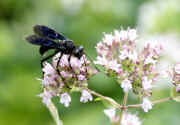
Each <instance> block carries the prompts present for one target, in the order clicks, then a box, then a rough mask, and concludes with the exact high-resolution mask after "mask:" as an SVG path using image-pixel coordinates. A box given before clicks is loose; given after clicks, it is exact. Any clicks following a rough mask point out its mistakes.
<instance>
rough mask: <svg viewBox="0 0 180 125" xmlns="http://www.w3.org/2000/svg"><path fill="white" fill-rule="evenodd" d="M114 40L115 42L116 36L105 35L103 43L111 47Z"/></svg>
mask: <svg viewBox="0 0 180 125" xmlns="http://www.w3.org/2000/svg"><path fill="white" fill-rule="evenodd" d="M113 40H114V36H113V35H112V34H105V35H104V38H103V42H105V43H106V44H107V45H109V46H111V45H112V42H113Z"/></svg>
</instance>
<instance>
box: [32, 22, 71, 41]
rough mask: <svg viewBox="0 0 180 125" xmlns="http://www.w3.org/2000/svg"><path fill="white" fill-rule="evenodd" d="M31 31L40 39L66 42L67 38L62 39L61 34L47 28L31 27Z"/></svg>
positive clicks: (40, 26) (41, 26)
mask: <svg viewBox="0 0 180 125" xmlns="http://www.w3.org/2000/svg"><path fill="white" fill-rule="evenodd" d="M33 30H34V32H35V33H36V34H37V35H39V36H41V37H45V38H48V39H52V40H67V38H66V37H64V36H63V35H62V34H60V33H58V32H56V31H55V30H53V29H51V28H49V27H47V26H43V25H35V26H34V27H33Z"/></svg>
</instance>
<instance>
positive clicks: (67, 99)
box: [60, 93, 71, 107]
mask: <svg viewBox="0 0 180 125" xmlns="http://www.w3.org/2000/svg"><path fill="white" fill-rule="evenodd" d="M70 102H71V97H70V96H69V94H68V93H63V94H61V97H60V103H61V104H64V106H65V107H69V103H70Z"/></svg>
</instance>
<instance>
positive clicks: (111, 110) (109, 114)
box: [104, 108, 116, 122]
mask: <svg viewBox="0 0 180 125" xmlns="http://www.w3.org/2000/svg"><path fill="white" fill-rule="evenodd" d="M104 114H105V115H106V116H107V117H109V119H110V120H111V122H113V121H114V120H115V117H116V109H115V108H109V109H105V110H104Z"/></svg>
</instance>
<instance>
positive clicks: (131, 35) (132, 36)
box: [128, 29, 137, 41]
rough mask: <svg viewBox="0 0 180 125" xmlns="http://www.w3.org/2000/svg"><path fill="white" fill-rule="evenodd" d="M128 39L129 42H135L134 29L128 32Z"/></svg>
mask: <svg viewBox="0 0 180 125" xmlns="http://www.w3.org/2000/svg"><path fill="white" fill-rule="evenodd" d="M128 37H129V40H130V41H135V40H136V39H137V31H136V30H135V29H130V30H128Z"/></svg>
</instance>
